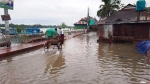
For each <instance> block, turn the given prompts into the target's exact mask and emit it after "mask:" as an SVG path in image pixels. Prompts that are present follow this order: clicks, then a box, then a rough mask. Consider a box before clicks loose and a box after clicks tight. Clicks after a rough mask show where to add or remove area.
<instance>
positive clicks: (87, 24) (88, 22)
mask: <svg viewBox="0 0 150 84" xmlns="http://www.w3.org/2000/svg"><path fill="white" fill-rule="evenodd" d="M89 19H90V17H89V7H88V11H87V30H88V29H89Z"/></svg>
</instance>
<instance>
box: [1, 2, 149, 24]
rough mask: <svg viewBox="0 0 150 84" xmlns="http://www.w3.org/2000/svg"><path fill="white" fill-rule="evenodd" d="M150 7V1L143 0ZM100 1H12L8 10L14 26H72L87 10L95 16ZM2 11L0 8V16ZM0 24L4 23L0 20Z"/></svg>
mask: <svg viewBox="0 0 150 84" xmlns="http://www.w3.org/2000/svg"><path fill="white" fill-rule="evenodd" d="M136 1H137V0H121V3H123V4H125V5H127V4H129V3H131V4H133V3H136ZM145 1H146V3H147V6H150V0H145ZM101 4H103V3H102V2H101V0H14V10H9V14H10V16H11V20H10V21H9V23H14V24H41V25H60V24H61V23H62V22H65V23H66V24H67V25H69V26H72V25H73V24H74V23H75V22H77V21H79V20H80V19H81V18H83V17H86V16H87V9H88V7H89V8H90V16H92V17H96V18H97V19H98V17H97V16H96V13H97V10H98V9H99V5H101ZM3 14H4V9H3V8H0V15H3ZM0 23H4V22H3V21H2V20H0Z"/></svg>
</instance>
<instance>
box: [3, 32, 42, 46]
mask: <svg viewBox="0 0 150 84" xmlns="http://www.w3.org/2000/svg"><path fill="white" fill-rule="evenodd" d="M43 35H44V34H30V35H21V34H20V35H2V38H1V39H0V47H5V46H7V47H10V45H11V44H22V43H27V42H29V41H30V40H31V39H35V38H41V37H42V36H43Z"/></svg>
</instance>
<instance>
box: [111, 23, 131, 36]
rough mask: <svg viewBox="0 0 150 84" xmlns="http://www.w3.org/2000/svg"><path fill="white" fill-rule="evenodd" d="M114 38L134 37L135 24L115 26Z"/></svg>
mask: <svg viewBox="0 0 150 84" xmlns="http://www.w3.org/2000/svg"><path fill="white" fill-rule="evenodd" d="M113 32H114V36H134V25H133V24H114V29H113Z"/></svg>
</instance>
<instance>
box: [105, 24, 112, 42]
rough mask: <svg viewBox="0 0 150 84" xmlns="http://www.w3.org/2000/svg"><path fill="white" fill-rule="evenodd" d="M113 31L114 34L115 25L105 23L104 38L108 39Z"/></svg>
mask: <svg viewBox="0 0 150 84" xmlns="http://www.w3.org/2000/svg"><path fill="white" fill-rule="evenodd" d="M109 32H111V33H112V34H113V26H112V25H104V38H105V39H108V33H109Z"/></svg>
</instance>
